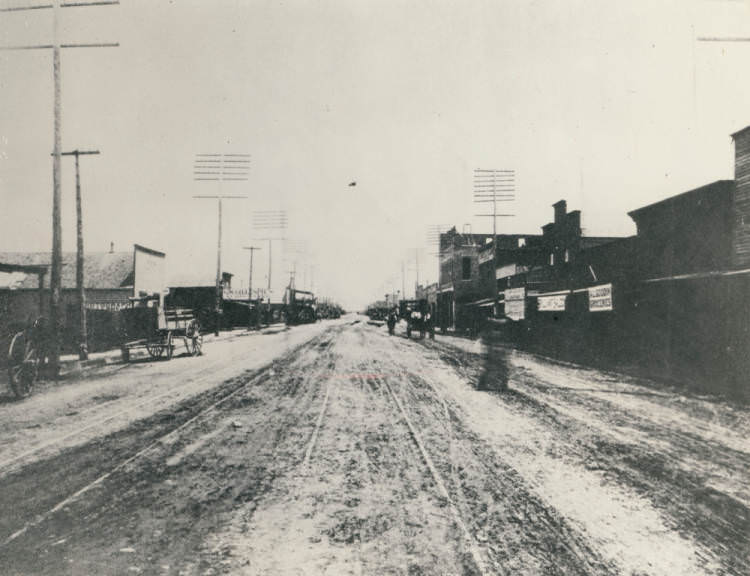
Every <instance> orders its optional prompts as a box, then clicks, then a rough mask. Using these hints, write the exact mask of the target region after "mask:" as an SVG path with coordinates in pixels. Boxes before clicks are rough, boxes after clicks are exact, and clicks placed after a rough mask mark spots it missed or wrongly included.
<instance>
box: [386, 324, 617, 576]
mask: <svg viewBox="0 0 750 576" xmlns="http://www.w3.org/2000/svg"><path fill="white" fill-rule="evenodd" d="M375 337H377V335H375ZM385 338H387V337H385ZM390 342H391V343H392V347H390V349H389V351H388V354H387V357H384V358H381V359H380V361H381V362H382V363H386V364H388V365H389V366H390V367H391V369H392V370H394V372H395V373H400V374H401V378H400V379H399V380H398V384H399V385H400V390H401V392H402V394H403V395H404V402H403V404H404V405H406V406H408V408H409V409H410V410H411V411H412V416H413V417H414V418H415V420H414V422H417V426H419V434H420V435H421V437H422V438H423V439H424V441H423V445H424V446H425V450H429V453H428V454H429V456H430V457H431V458H432V460H433V462H434V466H435V469H436V472H437V474H439V475H441V476H442V477H443V478H448V479H450V482H446V483H444V486H445V489H446V490H447V491H448V493H449V497H450V499H451V501H452V502H453V503H455V504H454V505H455V506H456V511H457V514H458V515H459V517H461V518H464V519H466V520H465V525H466V529H467V532H468V533H469V534H470V535H471V538H472V541H475V542H477V546H478V549H479V550H480V551H481V552H480V553H482V552H483V553H484V554H485V555H486V557H487V564H488V565H489V566H491V572H493V573H499V574H519V573H523V574H541V573H544V574H565V575H571V574H592V573H596V574H616V573H617V570H616V568H615V567H614V566H613V565H612V564H611V563H609V562H607V561H605V560H604V559H603V558H602V557H601V556H600V555H599V554H598V553H597V552H596V551H595V550H594V549H593V548H591V547H590V546H589V544H588V542H587V539H586V537H585V536H584V535H583V534H581V533H580V532H579V531H578V530H577V529H576V528H574V527H573V526H572V525H571V524H570V523H569V522H568V521H567V520H566V519H565V518H563V517H562V516H561V515H560V514H559V513H558V512H557V511H556V510H554V509H552V508H550V507H549V506H548V505H546V504H545V503H544V502H542V501H541V500H540V499H539V498H538V497H537V496H536V495H535V493H534V490H533V488H532V487H530V486H529V485H528V484H527V483H526V481H525V480H524V479H523V477H522V476H521V475H520V474H519V473H518V472H517V471H516V470H514V469H513V468H512V467H510V466H508V465H507V464H505V463H504V462H502V461H499V460H498V457H497V455H496V454H495V452H494V450H493V449H492V447H491V446H489V445H488V444H487V443H486V442H485V441H484V440H482V439H481V438H479V437H478V436H477V435H476V434H475V433H473V432H472V431H471V430H470V429H469V428H468V427H467V425H466V423H465V422H464V421H463V418H462V417H460V416H459V413H460V412H457V411H456V409H455V408H452V407H451V406H450V405H449V403H448V401H447V400H446V399H445V398H443V396H442V395H441V393H440V392H439V391H438V390H437V389H436V388H435V387H434V386H433V385H432V384H431V383H430V382H429V381H428V380H427V379H426V378H425V377H423V376H422V375H420V374H419V373H418V372H415V370H418V367H417V366H411V367H409V366H403V364H402V363H403V359H404V355H402V354H399V351H398V349H399V348H401V347H407V348H412V347H415V346H419V344H418V343H411V342H409V341H408V340H404V339H392V340H390ZM406 358H408V356H406ZM446 445H447V446H446Z"/></svg>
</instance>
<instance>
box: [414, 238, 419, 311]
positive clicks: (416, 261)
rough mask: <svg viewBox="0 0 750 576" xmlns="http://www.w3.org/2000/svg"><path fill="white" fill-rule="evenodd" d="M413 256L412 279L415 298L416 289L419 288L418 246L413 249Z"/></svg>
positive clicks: (415, 297) (415, 296)
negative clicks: (413, 269) (413, 275)
mask: <svg viewBox="0 0 750 576" xmlns="http://www.w3.org/2000/svg"><path fill="white" fill-rule="evenodd" d="M414 258H415V265H416V271H415V273H416V277H415V279H414V299H415V300H416V299H417V290H419V248H415V249H414Z"/></svg>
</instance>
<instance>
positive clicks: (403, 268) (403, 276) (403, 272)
mask: <svg viewBox="0 0 750 576" xmlns="http://www.w3.org/2000/svg"><path fill="white" fill-rule="evenodd" d="M401 294H403V295H404V298H406V262H404V261H403V260H401Z"/></svg>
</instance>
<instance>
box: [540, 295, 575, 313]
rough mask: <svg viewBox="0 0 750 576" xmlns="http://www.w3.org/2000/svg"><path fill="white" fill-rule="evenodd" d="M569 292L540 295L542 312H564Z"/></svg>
mask: <svg viewBox="0 0 750 576" xmlns="http://www.w3.org/2000/svg"><path fill="white" fill-rule="evenodd" d="M567 299H568V295H567V294H554V295H552V296H539V298H538V303H539V311H540V312H564V311H565V303H566V301H567Z"/></svg>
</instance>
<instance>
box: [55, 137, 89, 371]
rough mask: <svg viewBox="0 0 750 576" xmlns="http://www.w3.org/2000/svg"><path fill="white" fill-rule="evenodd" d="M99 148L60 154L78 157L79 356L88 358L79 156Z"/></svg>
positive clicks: (77, 277)
mask: <svg viewBox="0 0 750 576" xmlns="http://www.w3.org/2000/svg"><path fill="white" fill-rule="evenodd" d="M98 154H99V150H73V151H71V152H61V153H60V156H75V159H76V292H78V307H79V308H78V310H79V311H78V314H79V316H78V318H79V324H80V336H79V342H78V358H79V359H80V360H88V357H89V344H88V330H87V323H86V290H85V289H84V278H83V260H84V256H83V208H82V206H81V204H82V202H81V177H80V169H79V164H78V157H79V156H87V155H98Z"/></svg>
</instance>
